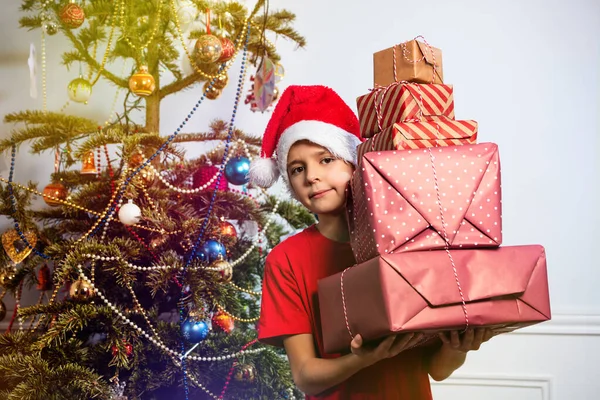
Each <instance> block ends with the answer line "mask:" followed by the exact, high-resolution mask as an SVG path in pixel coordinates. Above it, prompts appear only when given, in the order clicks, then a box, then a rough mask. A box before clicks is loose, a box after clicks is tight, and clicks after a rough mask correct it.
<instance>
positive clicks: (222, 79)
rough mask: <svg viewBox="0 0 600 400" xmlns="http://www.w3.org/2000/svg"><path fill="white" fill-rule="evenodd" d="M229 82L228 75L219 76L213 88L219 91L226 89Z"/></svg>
mask: <svg viewBox="0 0 600 400" xmlns="http://www.w3.org/2000/svg"><path fill="white" fill-rule="evenodd" d="M227 82H229V77H228V76H227V74H222V75H219V76H217V77H216V78H215V81H214V82H213V87H214V88H217V89H225V86H227Z"/></svg>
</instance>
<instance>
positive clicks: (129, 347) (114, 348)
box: [110, 340, 133, 357]
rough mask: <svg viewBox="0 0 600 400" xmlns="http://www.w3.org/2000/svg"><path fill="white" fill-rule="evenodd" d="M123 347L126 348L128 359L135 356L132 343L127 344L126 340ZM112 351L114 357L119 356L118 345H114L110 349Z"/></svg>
mask: <svg viewBox="0 0 600 400" xmlns="http://www.w3.org/2000/svg"><path fill="white" fill-rule="evenodd" d="M123 347H124V348H125V355H126V356H127V357H130V356H131V355H132V354H133V346H132V345H131V343H127V342H126V341H125V340H123ZM110 349H111V351H112V355H113V357H114V356H116V355H117V354H119V347H118V346H116V345H114V344H113V345H112V346H111V347H110Z"/></svg>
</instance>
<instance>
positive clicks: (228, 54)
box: [218, 37, 235, 63]
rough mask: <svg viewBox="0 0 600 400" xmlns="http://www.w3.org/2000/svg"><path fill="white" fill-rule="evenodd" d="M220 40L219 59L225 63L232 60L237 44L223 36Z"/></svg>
mask: <svg viewBox="0 0 600 400" xmlns="http://www.w3.org/2000/svg"><path fill="white" fill-rule="evenodd" d="M219 40H220V41H221V57H219V60H218V61H219V62H220V63H224V62H227V61H229V60H231V58H232V57H233V56H234V55H235V45H234V44H233V42H232V41H231V40H229V39H227V38H226V37H221V38H219Z"/></svg>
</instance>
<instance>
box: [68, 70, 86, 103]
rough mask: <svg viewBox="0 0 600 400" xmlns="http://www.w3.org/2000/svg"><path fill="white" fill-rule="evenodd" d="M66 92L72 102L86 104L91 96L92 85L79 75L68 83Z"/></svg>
mask: <svg viewBox="0 0 600 400" xmlns="http://www.w3.org/2000/svg"><path fill="white" fill-rule="evenodd" d="M67 92H68V93H69V98H70V99H71V100H73V101H74V102H77V103H87V101H88V100H89V99H90V96H91V95H92V84H91V83H90V82H89V81H87V80H86V79H83V77H82V76H81V75H80V76H79V78H75V79H73V80H72V81H71V82H70V83H69V86H68V90H67Z"/></svg>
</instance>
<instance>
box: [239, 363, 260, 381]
mask: <svg viewBox="0 0 600 400" xmlns="http://www.w3.org/2000/svg"><path fill="white" fill-rule="evenodd" d="M234 378H235V380H236V381H238V382H246V383H252V382H254V379H255V378H256V368H254V365H252V364H241V365H240V364H238V365H237V366H236V369H235V375H234Z"/></svg>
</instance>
